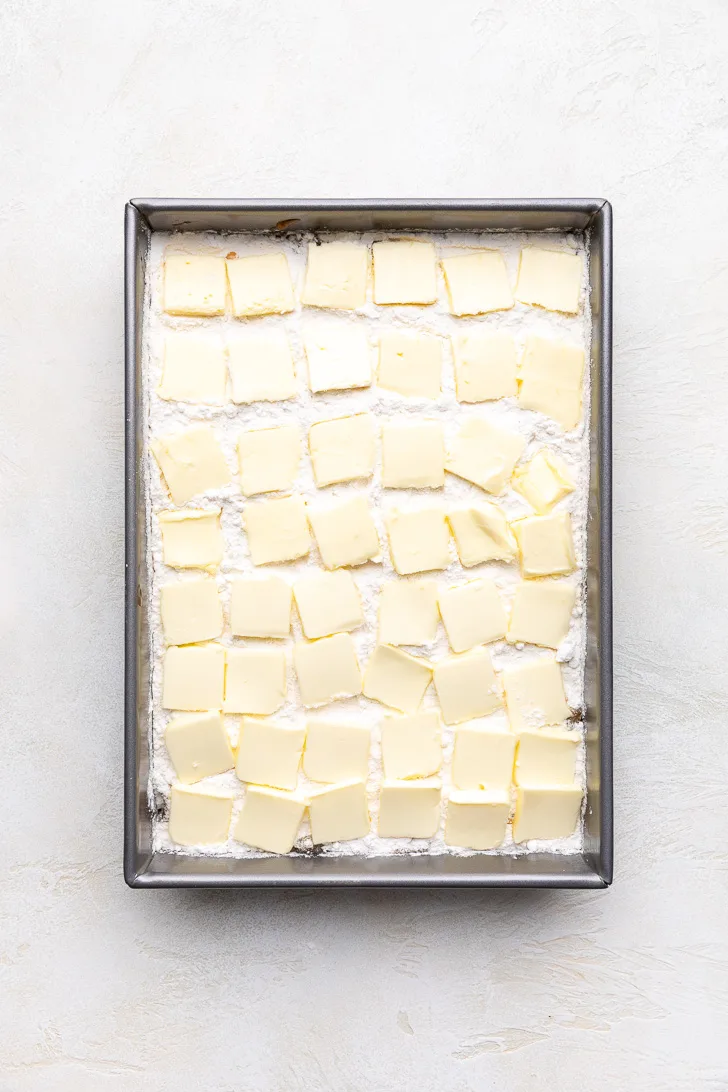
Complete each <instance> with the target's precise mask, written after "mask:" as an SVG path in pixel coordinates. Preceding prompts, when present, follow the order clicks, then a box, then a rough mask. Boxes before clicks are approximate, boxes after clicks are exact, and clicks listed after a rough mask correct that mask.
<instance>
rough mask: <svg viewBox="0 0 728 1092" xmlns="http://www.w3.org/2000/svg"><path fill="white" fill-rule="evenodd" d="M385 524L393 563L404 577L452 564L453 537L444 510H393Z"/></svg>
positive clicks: (387, 516)
mask: <svg viewBox="0 0 728 1092" xmlns="http://www.w3.org/2000/svg"><path fill="white" fill-rule="evenodd" d="M384 523H385V525H386V528H387V537H388V538H389V552H390V554H391V556H392V564H393V565H394V568H395V570H396V572H398V573H399V575H400V576H409V575H410V574H411V573H425V572H430V571H431V570H433V569H446V568H447V567H448V565H449V564H450V561H451V557H450V535H449V533H448V529H447V523H446V522H445V513H444V511H443V509H442V508H439V507H432V508H409V509H404V508H403V509H399V508H391V509H390V510H389V512H388V513H387V514H386V515H385V517H384Z"/></svg>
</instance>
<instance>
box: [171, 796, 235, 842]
mask: <svg viewBox="0 0 728 1092" xmlns="http://www.w3.org/2000/svg"><path fill="white" fill-rule="evenodd" d="M232 814H233V796H232V793H227V792H225V793H223V792H210V791H209V789H208V790H205V789H201V788H199V787H198V786H195V787H194V788H188V787H187V786H186V785H173V786H172V789H171V791H170V794H169V827H168V831H169V837H170V838H171V840H172V841H173V842H176V843H177V845H180V846H205V845H214V844H215V843H216V842H226V841H227V839H228V832H229V830H230V820H231V818H232Z"/></svg>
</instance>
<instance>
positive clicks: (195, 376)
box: [157, 330, 227, 405]
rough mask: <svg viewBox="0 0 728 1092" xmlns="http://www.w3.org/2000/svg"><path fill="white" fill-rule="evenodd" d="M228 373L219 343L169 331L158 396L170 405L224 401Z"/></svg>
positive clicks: (165, 341) (218, 403)
mask: <svg viewBox="0 0 728 1092" xmlns="http://www.w3.org/2000/svg"><path fill="white" fill-rule="evenodd" d="M226 384H227V369H226V367H225V353H224V352H223V348H222V345H221V344H220V343H219V342H216V341H213V340H212V338H209V337H201V336H200V335H196V334H193V333H190V332H185V333H179V332H176V331H172V330H168V331H167V333H166V334H165V337H164V372H163V373H162V382H161V383H160V384H159V387H158V388H157V394H158V395H159V397H160V398H164V399H165V400H166V401H169V402H205V403H207V404H209V405H221V404H222V403H223V402H224V401H225V387H226Z"/></svg>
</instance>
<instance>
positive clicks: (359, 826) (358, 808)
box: [308, 781, 370, 845]
mask: <svg viewBox="0 0 728 1092" xmlns="http://www.w3.org/2000/svg"><path fill="white" fill-rule="evenodd" d="M308 814H309V818H310V820H311V840H312V841H313V843H314V845H321V844H322V843H324V842H350V841H352V839H354V838H365V837H366V836H367V834H368V833H369V828H370V819H369V808H368V806H367V787H366V785H365V784H364V782H363V781H344V782H341V783H340V784H338V785H330V786H329V787H328V788H326V789H319V790H318V791H317V792H312V793H311V795H310V797H309V801H308Z"/></svg>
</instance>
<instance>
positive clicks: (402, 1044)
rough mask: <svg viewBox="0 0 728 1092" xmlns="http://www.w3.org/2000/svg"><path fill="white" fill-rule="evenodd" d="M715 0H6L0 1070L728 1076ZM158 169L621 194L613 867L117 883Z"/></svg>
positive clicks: (44, 1080)
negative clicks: (140, 219) (138, 444)
mask: <svg viewBox="0 0 728 1092" xmlns="http://www.w3.org/2000/svg"><path fill="white" fill-rule="evenodd" d="M726 42H728V6H727V5H726V3H725V0H639V2H638V3H633V2H627V0H614V2H609V0H540V2H539V3H536V2H535V0H533V2H529V0H520V2H519V3H514V2H513V0H484V2H483V3H482V4H478V3H477V0H472V2H465V0H448V2H447V3H441V4H434V3H433V4H432V5H431V6H430V5H425V4H424V3H423V2H417V0H405V2H403V0H386V2H385V0H372V2H370V3H359V2H355V0H349V2H348V3H347V2H345V0H336V2H334V0H332V2H329V3H326V2H316V0H311V2H308V3H304V2H302V0H295V2H293V0H292V2H278V3H273V2H266V0H255V2H252V3H245V2H236V0H235V2H234V0H163V2H162V0H160V2H150V3H142V2H139V0H134V2H132V0H129V2H127V3H124V4H121V3H108V4H107V3H102V2H101V0H97V2H95V3H93V2H89V0H65V2H61V0H4V2H3V4H2V6H1V7H0V80H1V83H0V117H1V118H2V122H1V124H2V135H1V137H0V145H1V147H2V151H1V152H0V188H1V192H0V223H1V225H2V244H1V247H0V252H1V253H2V258H1V259H0V308H1V309H2V320H1V324H0V353H1V354H2V363H1V365H0V521H1V524H0V526H1V528H2V540H1V546H0V548H1V549H2V551H3V553H2V557H1V561H2V574H3V575H2V583H1V586H0V618H1V619H2V627H1V628H2V636H1V637H0V640H1V642H2V644H1V647H0V664H1V667H0V688H1V690H2V693H1V694H0V781H1V782H2V788H1V792H2V796H1V799H2V806H1V808H0V815H2V820H1V821H0V823H1V825H0V869H1V872H0V876H1V880H0V914H1V915H2V920H1V921H0V1012H1V1018H2V1026H1V1027H0V1090H1V1092H66V1090H68V1092H106V1090H119V1092H137V1090H142V1089H143V1090H145V1092H147V1090H150V1092H188V1090H196V1089H198V1088H199V1089H204V1092H299V1090H300V1092H329V1090H330V1092H395V1090H396V1092H398V1090H399V1089H404V1090H409V1089H418V1090H421V1092H430V1090H435V1089H437V1090H438V1092H439V1090H442V1092H471V1090H472V1092H476V1090H477V1092H490V1090H491V1089H492V1090H498V1092H501V1090H503V1092H512V1090H513V1092H521V1090H526V1089H527V1090H528V1092H541V1090H548V1092H553V1089H558V1092H571V1090H574V1092H577V1090H578V1092H602V1090H604V1092H614V1090H625V1092H643V1090H644V1092H702V1090H708V1092H725V1089H726V1088H728V1059H727V1058H726V1050H725V1047H724V1045H723V1044H722V1042H721V1036H722V1034H724V1032H725V1018H726V1014H727V1009H728V1005H727V994H728V976H727V973H726V972H727V970H728V967H727V966H726V964H727V962H728V927H727V925H726V921H727V916H728V915H727V912H726V908H727V906H728V883H727V873H728V870H727V867H726V864H727V858H726V840H727V836H728V822H727V812H726V799H727V797H728V793H727V792H726V785H727V783H728V773H727V771H726V752H727V751H728V744H727V743H726V726H725V721H726V700H727V698H728V681H727V678H726V656H725V635H726V598H727V593H728V509H727V508H726V455H725V449H726V431H727V427H728V381H727V379H726V373H727V372H728V351H727V348H728V347H727V346H726V325H727V322H726V298H727V297H728V223H727V218H726V212H725V196H726V168H727V167H728V156H727V149H728V101H727V98H726V96H727V93H728V66H727V63H726V56H727V46H726ZM132 196H159V197H162V196H188V197H192V196H199V197H209V196H216V197H226V196H231V197H262V196H273V197H279V196H291V197H317V196H327V197H328V196H331V197H375V196H377V197H389V196H392V197H415V196H420V197H439V196H442V197H450V196H452V197H476V196H477V197H508V196H524V197H529V196H532V197H538V196H549V197H550V196H580V197H581V196H588V197H592V196H599V197H601V196H604V197H608V198H610V199H611V200H612V202H613V204H614V211H615V228H616V268H615V274H616V300H615V304H616V376H615V406H614V411H615V441H616V458H615V488H616V498H615V499H616V510H615V517H616V518H615V525H616V536H615V563H616V597H615V605H616V680H615V681H616V735H617V740H616V771H615V772H616V784H617V789H616V819H617V873H616V882H615V885H614V887H613V888H612V889H611V890H610V891H608V892H605V893H600V894H596V893H563V892H545V893H541V894H539V893H518V892H515V893H490V894H489V893H486V894H477V893H472V892H471V893H467V892H465V893H457V892H455V893H451V894H447V895H441V894H432V893H422V892H421V893H414V894H400V895H388V896H387V895H382V894H375V893H369V894H357V893H345V894H338V895H337V894H328V895H326V894H319V893H299V894H289V895H285V894H284V895H280V896H275V895H269V894H265V893H259V894H250V895H238V894H218V895H216V894H201V893H194V892H190V893H187V894H185V893H174V892H160V893H156V894H155V893H143V892H132V891H128V890H127V889H126V888H125V887H124V884H123V881H122V878H121V838H122V829H121V746H122V708H121V698H122V585H123V561H122V517H123V512H122V426H123V414H122V311H121V295H122V279H121V273H122V266H121V261H122V211H123V204H124V201H125V200H126V199H127V198H129V197H132Z"/></svg>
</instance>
